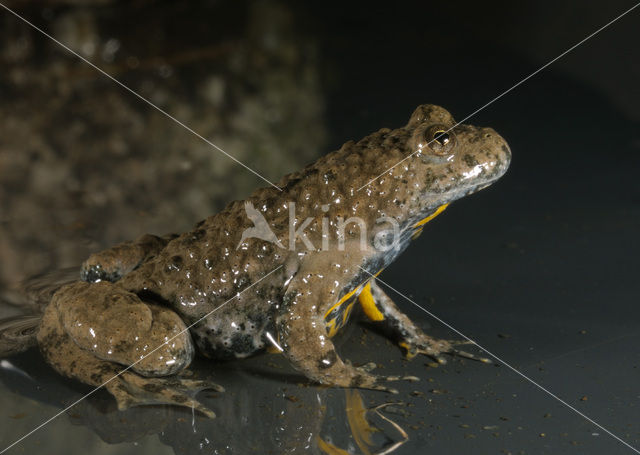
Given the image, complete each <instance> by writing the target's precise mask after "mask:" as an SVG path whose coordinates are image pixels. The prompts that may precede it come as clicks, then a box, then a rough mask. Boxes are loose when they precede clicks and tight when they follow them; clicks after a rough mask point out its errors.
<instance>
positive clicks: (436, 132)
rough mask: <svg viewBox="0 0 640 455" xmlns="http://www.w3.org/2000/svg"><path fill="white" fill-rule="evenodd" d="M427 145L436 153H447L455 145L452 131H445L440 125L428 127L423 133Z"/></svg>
mask: <svg viewBox="0 0 640 455" xmlns="http://www.w3.org/2000/svg"><path fill="white" fill-rule="evenodd" d="M424 139H425V140H426V141H427V145H428V146H429V148H430V149H431V150H432V151H433V153H435V154H436V155H448V154H449V153H451V150H452V149H453V146H454V145H455V139H456V138H455V135H454V134H453V131H447V129H446V128H444V127H443V126H441V125H438V126H433V127H431V128H429V129H428V130H427V131H426V132H425V135H424Z"/></svg>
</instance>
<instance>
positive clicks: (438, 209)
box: [413, 203, 449, 228]
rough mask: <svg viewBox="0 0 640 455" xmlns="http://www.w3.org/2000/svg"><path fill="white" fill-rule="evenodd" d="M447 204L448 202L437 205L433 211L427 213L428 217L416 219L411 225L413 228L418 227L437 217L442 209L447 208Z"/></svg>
mask: <svg viewBox="0 0 640 455" xmlns="http://www.w3.org/2000/svg"><path fill="white" fill-rule="evenodd" d="M448 205H449V203H446V204H444V205H441V206H440V207H438V208H437V209H436V211H435V212H433V213H432V214H431V215H429V216H428V217H426V218H425V219H423V220H421V221H418V222H417V223H416V224H414V225H413V227H414V228H417V227H420V226H424V225H425V224H427V223H428V222H429V221H431V220H432V219H434V218H435V217H437V216H438V215H440V214H441V213H442V212H444V209H446V208H447V206H448Z"/></svg>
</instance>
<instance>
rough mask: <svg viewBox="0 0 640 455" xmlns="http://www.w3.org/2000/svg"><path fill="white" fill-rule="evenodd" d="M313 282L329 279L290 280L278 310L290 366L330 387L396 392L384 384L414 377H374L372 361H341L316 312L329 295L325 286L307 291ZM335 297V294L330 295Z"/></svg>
mask: <svg viewBox="0 0 640 455" xmlns="http://www.w3.org/2000/svg"><path fill="white" fill-rule="evenodd" d="M314 281H316V282H318V283H319V282H320V281H323V282H324V283H330V282H331V280H329V279H327V278H326V277H324V278H315V279H314V277H313V276H311V277H310V276H309V275H307V276H306V277H305V282H303V281H302V280H298V281H297V282H296V279H294V281H292V283H291V285H290V286H289V290H288V292H287V294H286V295H285V298H284V300H283V305H282V306H281V308H280V309H279V315H278V317H277V330H278V337H279V340H280V343H281V345H280V347H281V348H282V350H283V354H284V355H285V356H286V357H287V358H288V359H289V360H290V361H291V363H292V364H293V366H294V368H296V369H297V370H298V371H300V372H302V373H303V374H304V375H305V376H306V377H307V378H309V379H311V380H313V381H316V382H319V383H320V384H324V385H327V386H334V387H357V388H362V389H373V390H383V391H387V392H392V393H397V390H395V389H392V388H390V387H389V386H388V385H387V382H389V381H397V380H412V381H416V380H418V378H416V377H415V376H377V375H374V374H372V373H371V372H370V371H371V369H372V367H374V366H375V365H374V364H367V365H365V366H363V367H355V366H353V365H351V364H350V363H349V362H345V361H343V360H342V359H341V358H340V357H339V356H338V354H337V352H336V350H335V347H334V345H333V342H332V341H331V339H330V338H329V337H328V335H327V328H326V323H325V321H324V318H323V316H322V314H321V313H320V311H319V308H320V307H321V305H320V302H322V301H323V299H329V298H331V297H332V296H331V293H330V292H329V290H328V289H326V288H325V289H321V290H320V291H319V292H318V291H315V292H314V291H311V290H309V289H312V288H316V286H310V284H311V283H313V282H314ZM334 298H335V296H334Z"/></svg>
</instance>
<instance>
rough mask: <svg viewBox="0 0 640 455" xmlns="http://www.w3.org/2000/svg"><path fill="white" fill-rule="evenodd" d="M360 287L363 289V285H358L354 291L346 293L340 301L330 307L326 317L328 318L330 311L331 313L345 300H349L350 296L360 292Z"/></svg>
mask: <svg viewBox="0 0 640 455" xmlns="http://www.w3.org/2000/svg"><path fill="white" fill-rule="evenodd" d="M360 289H362V286H358V287H356V288H355V289H354V290H353V291H351V292H348V293H346V294H345V295H344V296H343V297H342V298H341V299H340V300H339V301H338V303H336V304H335V305H333V306H332V307H331V308H329V309H328V310H327V312H326V313H325V314H324V317H325V319H326V317H327V316H329V313H331V312H332V311H333V310H334V309H336V308H338V307H339V306H340V305H342V304H343V303H344V302H346V301H347V300H349V298H351V296H352V295H353V294H355V293H356V292H358V291H359V290H360Z"/></svg>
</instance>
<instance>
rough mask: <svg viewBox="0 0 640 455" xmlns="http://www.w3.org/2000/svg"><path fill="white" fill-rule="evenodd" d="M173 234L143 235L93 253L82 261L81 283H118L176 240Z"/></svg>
mask: <svg viewBox="0 0 640 455" xmlns="http://www.w3.org/2000/svg"><path fill="white" fill-rule="evenodd" d="M176 237H177V236H176V235H175V234H169V235H165V236H163V237H158V236H157V235H151V234H145V235H143V236H141V237H139V238H138V239H136V240H135V241H133V242H124V243H120V244H119V245H116V246H114V247H111V248H108V249H106V250H103V251H99V252H97V253H93V254H92V255H91V256H89V258H88V259H87V260H86V261H84V263H83V264H82V268H81V270H80V277H81V278H82V280H83V281H89V282H94V281H101V280H102V281H105V280H106V281H118V280H119V279H120V278H122V277H123V276H124V275H126V274H127V273H129V272H131V271H132V270H134V269H135V268H136V267H138V266H139V265H140V264H142V263H143V262H145V261H146V260H148V259H150V258H152V257H153V256H156V255H157V254H158V253H159V252H160V251H162V249H163V248H164V247H165V246H166V245H167V243H169V241H171V240H172V239H174V238H176Z"/></svg>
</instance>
